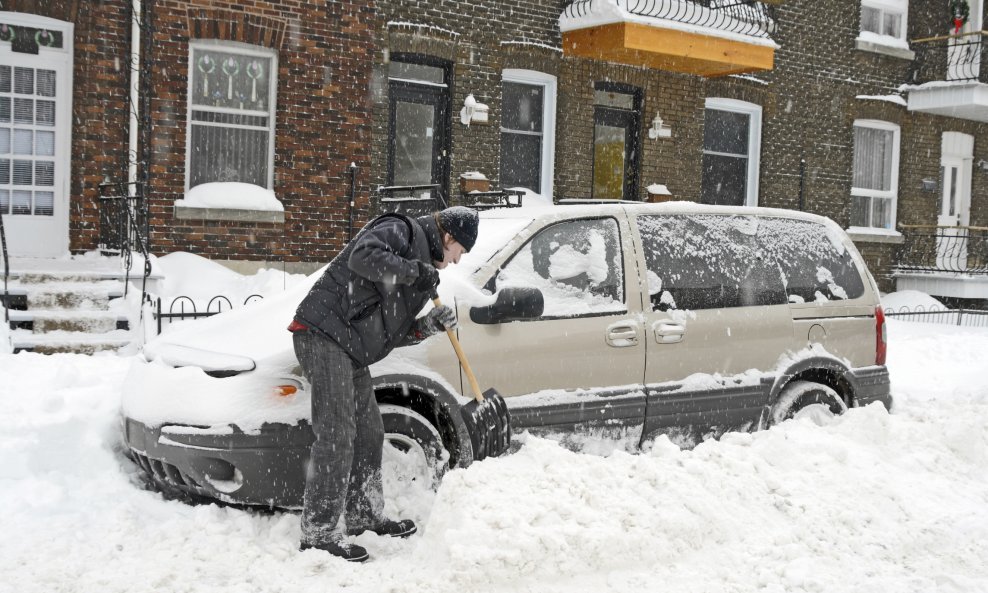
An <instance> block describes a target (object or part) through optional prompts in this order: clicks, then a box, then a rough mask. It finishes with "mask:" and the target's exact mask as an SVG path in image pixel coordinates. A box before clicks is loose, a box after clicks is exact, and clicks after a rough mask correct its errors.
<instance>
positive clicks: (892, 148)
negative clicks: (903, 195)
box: [851, 120, 899, 231]
mask: <svg viewBox="0 0 988 593" xmlns="http://www.w3.org/2000/svg"><path fill="white" fill-rule="evenodd" d="M898 185H899V126H897V125H895V124H891V123H888V122H882V121H873V120H859V121H856V122H854V164H853V173H852V180H851V226H852V227H861V228H866V229H885V230H889V231H893V230H894V229H895V209H896V196H897V194H898Z"/></svg>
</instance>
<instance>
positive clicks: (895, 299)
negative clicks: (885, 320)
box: [881, 290, 947, 311]
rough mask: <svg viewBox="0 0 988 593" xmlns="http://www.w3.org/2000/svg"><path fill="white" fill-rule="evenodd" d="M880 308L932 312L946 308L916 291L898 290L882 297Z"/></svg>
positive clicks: (923, 293)
mask: <svg viewBox="0 0 988 593" xmlns="http://www.w3.org/2000/svg"><path fill="white" fill-rule="evenodd" d="M881 301H882V308H883V309H885V310H887V311H888V310H890V311H934V310H941V311H942V310H946V309H947V307H946V306H945V305H944V304H943V303H941V302H940V301H938V300H936V299H935V298H933V297H931V296H930V295H928V294H926V293H925V292H920V291H918V290H900V291H898V292H890V293H888V294H885V295H882V298H881Z"/></svg>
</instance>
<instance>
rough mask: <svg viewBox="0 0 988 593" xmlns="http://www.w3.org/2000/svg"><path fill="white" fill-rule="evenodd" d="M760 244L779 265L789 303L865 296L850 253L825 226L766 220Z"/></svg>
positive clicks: (799, 221)
mask: <svg viewBox="0 0 988 593" xmlns="http://www.w3.org/2000/svg"><path fill="white" fill-rule="evenodd" d="M758 237H759V241H760V242H761V243H762V244H763V245H765V247H766V248H767V252H768V253H769V254H770V256H771V258H772V259H773V260H774V261H776V262H778V265H779V268H780V269H781V270H782V277H783V280H784V282H785V285H786V293H787V295H788V297H789V302H790V303H804V302H818V301H833V300H846V299H856V298H858V297H860V296H861V295H862V294H864V283H863V282H862V280H861V273H860V271H859V270H858V268H857V266H856V265H855V264H854V259H853V258H852V257H851V253H850V252H849V251H848V250H847V249H845V247H844V244H843V243H842V242H841V240H840V239H839V238H837V237H836V236H833V235H831V234H830V233H829V232H828V230H827V227H825V226H823V225H821V224H816V223H813V222H808V221H803V220H791V219H786V218H765V219H762V220H761V223H760V224H759V228H758Z"/></svg>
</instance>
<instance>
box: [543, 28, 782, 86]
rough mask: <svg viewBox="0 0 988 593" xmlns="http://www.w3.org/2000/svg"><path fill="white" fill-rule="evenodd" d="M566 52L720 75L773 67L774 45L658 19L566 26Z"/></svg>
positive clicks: (688, 72) (674, 69)
mask: <svg viewBox="0 0 988 593" xmlns="http://www.w3.org/2000/svg"><path fill="white" fill-rule="evenodd" d="M657 22H658V23H661V21H657ZM739 37H740V36H739ZM563 54H564V55H569V56H579V57H584V58H590V59H594V60H601V61H607V62H618V63H621V64H629V65H632V66H644V67H646V68H653V69H656V70H668V71H672V72H682V73H686V74H695V75H698V76H706V77H716V76H726V75H728V74H744V73H748V72H761V71H765V70H771V69H772V66H773V62H774V59H775V47H774V45H772V44H766V43H764V40H762V39H755V38H752V40H751V41H750V42H748V41H745V40H743V39H735V38H732V37H728V36H716V35H704V34H701V33H699V32H695V31H690V30H683V29H672V28H665V27H662V26H659V25H650V24H642V23H636V22H619V23H610V24H606V25H598V26H594V27H587V28H583V29H574V30H570V31H564V32H563Z"/></svg>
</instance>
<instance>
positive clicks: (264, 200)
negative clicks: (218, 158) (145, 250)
mask: <svg viewBox="0 0 988 593" xmlns="http://www.w3.org/2000/svg"><path fill="white" fill-rule="evenodd" d="M175 205H176V206H185V207H188V208H231V209H237V210H269V211H274V212H284V210H285V206H284V205H282V203H281V202H279V201H278V198H276V197H275V195H274V192H273V191H272V190H270V189H265V188H263V187H260V186H257V185H254V184H252V183H239V182H236V181H223V182H220V181H217V182H212V183H201V184H199V185H197V186H195V187H193V188H192V189H190V190H189V191H188V193H186V194H185V199H181V200H175Z"/></svg>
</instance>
